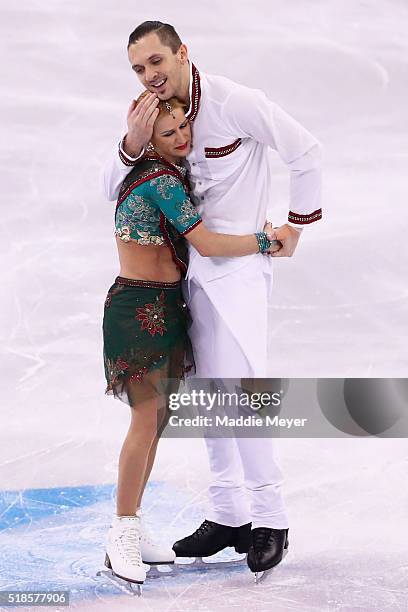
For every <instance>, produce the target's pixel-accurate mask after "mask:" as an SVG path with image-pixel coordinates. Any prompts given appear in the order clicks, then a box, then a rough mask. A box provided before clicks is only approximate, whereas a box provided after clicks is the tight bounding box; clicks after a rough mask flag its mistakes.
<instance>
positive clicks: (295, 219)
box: [288, 208, 322, 225]
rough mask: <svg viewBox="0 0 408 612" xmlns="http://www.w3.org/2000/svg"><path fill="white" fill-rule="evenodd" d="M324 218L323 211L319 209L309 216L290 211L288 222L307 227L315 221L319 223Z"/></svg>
mask: <svg viewBox="0 0 408 612" xmlns="http://www.w3.org/2000/svg"><path fill="white" fill-rule="evenodd" d="M321 218H322V209H321V208H318V209H317V210H314V211H313V212H311V213H309V214H301V215H299V214H298V213H295V212H292V211H291V210H290V211H289V215H288V221H291V223H296V224H298V225H307V224H308V223H313V222H314V221H318V220H319V219H321Z"/></svg>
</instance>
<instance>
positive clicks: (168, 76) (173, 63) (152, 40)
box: [128, 32, 187, 100]
mask: <svg viewBox="0 0 408 612" xmlns="http://www.w3.org/2000/svg"><path fill="white" fill-rule="evenodd" d="M128 57H129V61H130V63H131V66H132V70H134V71H135V72H136V74H137V76H138V78H139V81H140V82H141V83H142V85H144V87H146V89H148V90H149V91H151V92H153V93H155V94H157V96H158V97H159V98H160V100H168V99H169V98H172V97H173V96H176V97H177V96H180V95H181V83H182V66H183V64H184V63H185V62H186V61H187V49H186V47H185V45H181V47H180V49H179V50H178V51H177V53H173V51H172V50H171V49H170V47H168V46H166V45H163V44H162V42H161V41H160V38H159V37H158V36H157V34H156V33H155V32H152V33H151V34H147V35H146V36H144V37H143V38H141V39H140V40H139V41H138V42H136V43H134V44H133V45H130V47H129V50H128Z"/></svg>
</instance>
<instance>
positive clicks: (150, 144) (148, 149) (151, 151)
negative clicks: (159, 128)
mask: <svg viewBox="0 0 408 612" xmlns="http://www.w3.org/2000/svg"><path fill="white" fill-rule="evenodd" d="M146 151H148V152H149V153H153V152H154V146H153V145H152V143H151V142H149V144H148V145H147V147H146Z"/></svg>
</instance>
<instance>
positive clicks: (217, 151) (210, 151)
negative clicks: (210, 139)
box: [204, 138, 242, 157]
mask: <svg viewBox="0 0 408 612" xmlns="http://www.w3.org/2000/svg"><path fill="white" fill-rule="evenodd" d="M241 142H242V139H241V138H237V140H235V141H234V142H233V143H232V144H229V145H226V146H225V147H218V148H216V147H205V148H204V151H205V156H206V157H225V156H226V155H230V153H233V152H234V151H236V150H237V149H238V147H239V146H240V144H241Z"/></svg>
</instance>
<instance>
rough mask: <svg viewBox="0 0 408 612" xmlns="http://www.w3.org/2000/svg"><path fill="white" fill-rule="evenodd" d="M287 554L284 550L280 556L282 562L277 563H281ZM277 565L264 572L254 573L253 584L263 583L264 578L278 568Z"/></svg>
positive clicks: (286, 550)
mask: <svg viewBox="0 0 408 612" xmlns="http://www.w3.org/2000/svg"><path fill="white" fill-rule="evenodd" d="M287 554H288V549H287V548H285V550H284V551H283V554H282V560H281V561H279V563H282V561H283V560H284V558H285V557H286V555H287ZM279 563H277V564H276V565H274V566H273V567H271V568H270V569H267V570H264V571H263V572H254V584H260V583H261V582H264V581H265V580H266V578H267V577H268V576H269V575H270V574H271V573H272V572H273V570H274V569H275V568H276V567H278V565H279Z"/></svg>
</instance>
